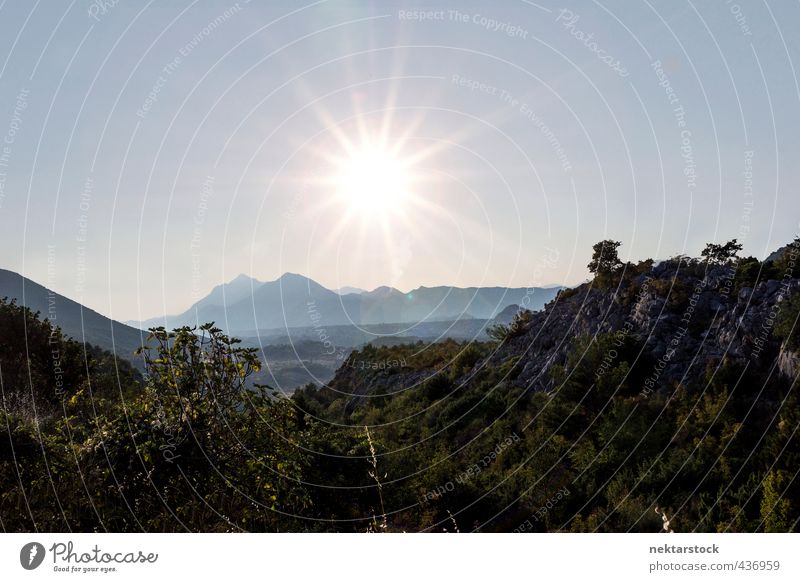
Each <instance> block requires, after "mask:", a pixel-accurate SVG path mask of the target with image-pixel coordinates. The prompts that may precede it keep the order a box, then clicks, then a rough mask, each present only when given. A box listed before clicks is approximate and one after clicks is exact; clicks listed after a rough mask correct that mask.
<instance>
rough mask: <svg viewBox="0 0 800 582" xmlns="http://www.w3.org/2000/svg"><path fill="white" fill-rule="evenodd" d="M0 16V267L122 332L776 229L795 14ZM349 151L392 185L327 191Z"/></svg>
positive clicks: (755, 238) (648, 10) (451, 6)
mask: <svg viewBox="0 0 800 582" xmlns="http://www.w3.org/2000/svg"><path fill="white" fill-rule="evenodd" d="M0 6H2V8H0V66H2V69H0V103H2V108H1V109H0V134H2V136H0V140H3V143H2V144H0V231H1V232H2V237H3V238H2V242H3V260H2V262H1V264H0V266H2V267H5V268H9V269H12V270H15V271H18V272H21V273H23V274H25V275H26V276H28V277H30V278H32V279H34V280H36V281H38V282H41V283H43V284H46V285H48V286H49V287H51V288H53V289H55V290H56V291H58V292H60V293H63V294H65V295H67V296H69V297H72V298H75V299H77V300H80V301H82V302H83V303H84V304H86V305H88V306H90V307H92V308H94V309H96V310H98V311H100V312H102V313H104V314H106V315H111V316H113V317H114V318H116V319H122V320H125V319H141V318H145V317H150V316H154V315H158V314H162V313H164V312H170V313H173V312H179V311H183V310H184V309H185V308H187V307H188V306H189V305H190V304H191V303H192V302H193V301H194V300H196V299H197V298H199V297H200V296H202V295H204V294H205V293H207V292H208V291H209V290H210V289H211V288H212V287H213V286H215V285H217V284H219V283H220V282H222V281H223V280H230V279H232V278H233V277H235V276H236V275H238V274H239V273H246V274H248V275H250V276H253V277H255V278H258V279H261V280H270V279H274V278H277V277H278V276H280V274H281V273H283V272H285V271H291V272H298V273H302V274H305V275H308V276H310V277H312V278H314V279H315V280H317V281H319V282H320V283H322V284H323V285H326V286H328V287H332V288H335V287H341V286H344V285H354V286H358V287H365V288H373V287H376V286H378V285H382V284H388V285H393V286H395V287H397V288H400V289H402V290H408V289H411V288H414V287H417V286H420V285H427V286H432V285H438V284H455V285H461V286H467V285H486V286H488V285H504V286H526V285H535V284H538V285H542V284H550V283H562V282H563V283H576V282H578V281H581V280H583V279H584V278H586V276H587V272H586V269H585V265H586V263H587V262H588V258H589V254H590V247H591V245H592V243H594V242H596V241H597V240H599V239H602V238H607V237H610V238H614V239H618V240H621V241H623V244H624V246H623V248H622V251H623V255H624V256H625V257H630V258H631V259H641V258H645V257H662V258H663V257H667V256H671V255H674V254H677V253H688V254H694V255H697V254H698V253H699V251H700V250H701V248H702V246H703V244H704V243H706V242H708V241H715V240H716V241H723V240H728V239H730V238H733V237H738V238H739V239H740V240H743V242H744V245H745V252H746V253H748V254H752V255H755V256H758V257H763V256H765V255H766V254H767V253H769V252H770V251H771V250H773V249H774V248H776V247H777V246H779V245H781V244H783V243H785V242H787V241H789V240H791V238H792V237H793V236H795V235H796V234H797V232H798V220H800V197H799V196H798V172H799V170H800V169H799V168H798V166H799V164H798V163H797V159H798V139H797V135H798V133H799V131H800V90H799V89H798V80H797V78H796V76H795V69H796V68H797V67H800V37H798V35H797V34H796V33H797V25H798V23H800V4H797V3H789V2H769V3H757V2H747V3H745V2H742V3H741V4H736V3H735V2H726V1H724V0H719V1H715V2H696V3H692V2H681V1H677V2H676V1H672V0H669V1H666V0H665V1H661V2H646V1H645V2H641V3H639V2H627V1H625V2H623V1H617V2H602V3H595V2H564V3H552V2H548V1H546V0H543V1H542V2H540V3H538V4H536V3H533V2H527V1H518V2H516V1H511V0H509V1H505V2H488V1H486V2H473V3H470V2H463V1H460V2H452V3H449V2H425V3H421V2H386V1H382V2H339V1H330V2H325V1H322V2H316V3H312V4H308V5H305V6H303V5H301V3H298V2H285V3H282V2H252V3H248V2H246V1H244V0H241V1H240V2H238V3H225V2H210V1H195V2H188V1H183V2H180V1H176V2H158V3H156V2H149V3H144V2H134V1H130V0H121V1H119V2H117V3H116V5H115V2H113V1H111V0H106V1H105V2H103V1H102V0H97V1H96V2H94V3H92V2H89V1H88V0H82V1H73V2H72V3H67V2H63V3H62V2H59V3H55V2H41V3H40V2H29V1H22V0H7V1H5V2H3V3H2V4H0ZM381 136H382V137H381ZM381 139H383V142H382V143H383V145H382V146H377V145H376V144H377V143H379V142H381ZM376 152H377V154H379V155H378V158H377V159H378V161H379V162H380V161H386V156H387V155H388V154H387V152H390V155H391V156H392V157H391V158H390V159H389V161H390V162H391V163H390V167H389V168H388V169H387V168H386V167H384V166H383V165H381V163H372V162H373V161H374V160H373V158H372V157H370V156H371V155H372V154H375V153H376ZM365 155H366V157H365ZM359 156H360V157H359ZM354 157H355V158H358V159H359V160H361V161H360V162H358V163H357V164H356V169H355V170H353V171H355V172H356V174H358V176H357V177H356V180H359V179H361V178H359V176H361V175H362V174H364V173H366V174H367V177H368V179H369V180H368V183H369V184H370V185H376V184H377V185H378V186H379V187H384V186H385V187H386V188H391V187H393V185H396V184H397V183H399V182H403V185H404V187H405V188H406V190H408V198H407V199H405V200H403V201H402V202H397V203H396V204H395V203H394V202H393V203H392V204H387V203H386V200H385V199H383V200H382V199H380V198H378V197H379V196H380V194H375V196H376V198H374V199H372V198H371V197H369V196H367V197H365V198H358V197H354V198H352V199H349V200H348V199H347V198H346V196H345V198H342V196H343V194H342V188H343V184H342V175H343V174H346V173H347V172H348V171H351V170H352V168H351V166H352V163H351V162H352V161H353V158H354ZM365 159H366V162H365V161H364V160H365ZM358 164H360V165H358ZM348 168H349V169H348ZM398 168H400V169H399V170H398Z"/></svg>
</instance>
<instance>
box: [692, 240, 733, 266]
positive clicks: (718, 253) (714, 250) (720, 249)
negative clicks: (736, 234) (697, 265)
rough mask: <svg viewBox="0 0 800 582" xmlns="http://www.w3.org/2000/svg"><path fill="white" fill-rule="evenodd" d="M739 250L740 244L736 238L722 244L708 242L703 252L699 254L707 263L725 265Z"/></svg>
mask: <svg viewBox="0 0 800 582" xmlns="http://www.w3.org/2000/svg"><path fill="white" fill-rule="evenodd" d="M740 250H742V245H741V244H740V243H739V242H737V240H736V239H733V240H731V241H728V242H726V243H725V244H724V245H718V244H714V243H708V244H707V245H706V248H705V249H703V252H702V253H700V256H701V257H703V258H704V259H705V260H706V262H708V263H711V264H714V265H725V264H727V263H730V262H731V261H733V260H734V259H735V258H736V255H737V254H738V252H739V251H740Z"/></svg>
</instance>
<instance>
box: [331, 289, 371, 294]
mask: <svg viewBox="0 0 800 582" xmlns="http://www.w3.org/2000/svg"><path fill="white" fill-rule="evenodd" d="M334 293H337V294H339V295H352V294H355V295H361V294H362V293H366V290H365V289H359V288H358V287H342V288H341V289H334Z"/></svg>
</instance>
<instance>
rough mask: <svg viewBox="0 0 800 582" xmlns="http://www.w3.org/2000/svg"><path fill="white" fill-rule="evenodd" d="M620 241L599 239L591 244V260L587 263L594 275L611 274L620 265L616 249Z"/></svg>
mask: <svg viewBox="0 0 800 582" xmlns="http://www.w3.org/2000/svg"><path fill="white" fill-rule="evenodd" d="M620 246H622V243H621V242H619V241H615V240H601V241H600V242H598V243H595V244H594V245H593V246H592V251H593V253H592V260H591V261H590V262H589V264H588V265H587V268H588V269H589V272H590V273H592V274H594V275H601V276H603V275H611V274H613V273H614V272H616V271H617V269H619V267H620V266H622V261H620V259H619V254H618V252H617V249H618V248H619V247H620Z"/></svg>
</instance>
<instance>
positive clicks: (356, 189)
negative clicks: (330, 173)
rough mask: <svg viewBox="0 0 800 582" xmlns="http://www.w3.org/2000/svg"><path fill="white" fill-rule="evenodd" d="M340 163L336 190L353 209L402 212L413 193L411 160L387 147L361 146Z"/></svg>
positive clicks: (369, 211)
mask: <svg viewBox="0 0 800 582" xmlns="http://www.w3.org/2000/svg"><path fill="white" fill-rule="evenodd" d="M337 166H338V168H337V172H336V176H335V179H334V183H335V188H336V194H337V196H338V198H339V200H340V201H341V202H342V203H344V204H345V205H346V206H347V207H348V209H349V210H350V211H351V212H354V213H362V212H363V213H367V214H368V215H374V214H376V213H392V212H399V211H401V210H402V207H403V206H404V204H405V203H406V202H407V201H408V199H409V197H410V194H411V192H410V187H411V174H410V170H409V168H408V164H407V163H406V162H405V161H404V160H403V159H401V158H400V157H398V156H397V155H395V154H394V153H393V152H391V151H390V150H388V149H386V148H383V147H380V146H369V145H368V146H364V147H361V148H358V149H356V150H353V151H351V152H350V153H349V154H348V156H347V157H346V158H344V159H342V160H340V161H338V163H337Z"/></svg>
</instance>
